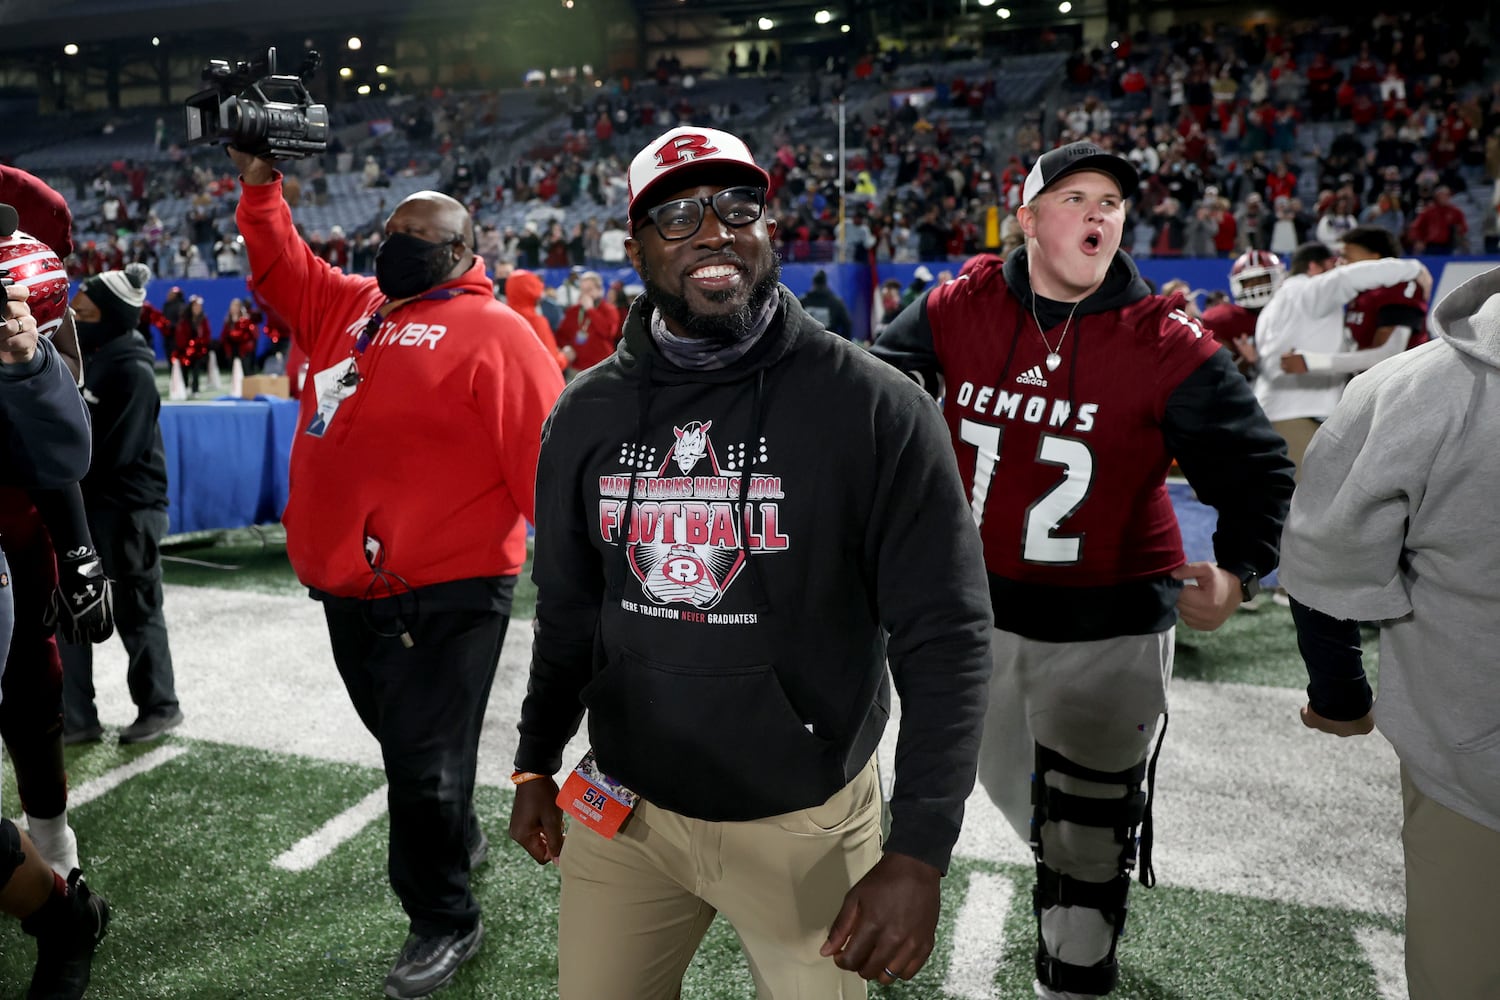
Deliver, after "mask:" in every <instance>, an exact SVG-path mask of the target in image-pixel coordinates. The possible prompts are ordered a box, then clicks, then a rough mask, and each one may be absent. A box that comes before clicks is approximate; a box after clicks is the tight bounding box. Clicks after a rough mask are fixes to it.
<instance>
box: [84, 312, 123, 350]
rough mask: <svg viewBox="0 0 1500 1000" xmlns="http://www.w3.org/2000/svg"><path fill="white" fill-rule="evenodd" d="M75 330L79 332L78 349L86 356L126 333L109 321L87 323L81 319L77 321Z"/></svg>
mask: <svg viewBox="0 0 1500 1000" xmlns="http://www.w3.org/2000/svg"><path fill="white" fill-rule="evenodd" d="M73 328H74V329H75V330H77V331H78V349H79V350H80V351H82V352H83V353H84V354H93V353H94V352H95V351H97V350H98V349H99V348H101V347H103V346H104V345H105V344H107V343H109V342H110V341H111V340H114V339H115V338H116V337H118V336H120V335H121V334H123V333H124V332H125V328H124V327H122V326H120V325H119V324H118V323H110V322H107V321H105V322H95V323H85V322H84V321H83V320H81V319H75V320H74V321H73Z"/></svg>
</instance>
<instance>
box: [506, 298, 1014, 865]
mask: <svg viewBox="0 0 1500 1000" xmlns="http://www.w3.org/2000/svg"><path fill="white" fill-rule="evenodd" d="M780 302H781V304H780V307H779V310H778V312H777V314H776V316H775V318H774V319H773V320H772V323H771V326H770V328H769V329H768V330H767V331H766V333H765V334H764V335H762V337H761V338H760V340H759V342H758V343H757V344H756V345H755V346H754V347H753V348H752V349H751V350H750V352H749V353H748V354H747V355H746V356H745V357H743V358H741V359H740V360H738V361H736V362H734V363H732V364H731V365H729V366H728V367H726V368H723V369H718V370H712V371H686V370H683V369H680V368H676V367H674V366H673V365H672V364H671V363H670V362H668V361H666V360H665V359H664V358H663V357H662V355H661V354H660V352H659V351H658V350H657V347H656V345H655V343H654V342H653V340H652V338H651V336H650V334H649V332H648V323H649V308H650V307H649V305H647V304H646V302H645V300H644V299H641V300H638V301H637V302H636V304H635V306H634V307H633V308H632V309H631V311H630V314H629V316H628V317H627V319H626V322H625V329H624V338H623V340H622V342H621V346H620V350H619V352H618V353H617V354H616V355H615V356H614V357H612V358H610V359H609V360H608V361H606V362H604V363H602V364H600V365H598V366H596V367H594V368H593V369H590V370H589V371H588V372H586V373H584V374H583V375H581V376H579V378H578V379H576V380H575V381H574V382H573V383H572V384H571V385H569V386H568V388H567V389H566V390H565V391H564V393H563V395H562V397H561V399H559V401H558V404H557V408H556V409H555V410H554V411H553V414H552V417H551V419H550V420H549V421H548V424H547V427H546V429H545V431H544V436H543V442H542V452H541V458H540V464H539V469H538V473H537V525H536V528H537V536H536V561H535V565H534V576H535V579H536V583H537V591H538V594H537V612H536V641H535V648H534V656H533V661H532V668H531V682H530V686H529V688H528V692H527V696H526V700H525V703H524V704H523V705H522V709H521V723H520V731H521V739H520V747H519V749H518V751H517V755H516V766H517V767H518V768H520V769H522V770H528V771H537V772H541V773H546V774H551V773H553V772H554V771H556V770H557V769H558V767H559V766H560V764H561V759H560V758H561V754H562V751H563V747H564V745H565V744H566V742H567V741H568V739H569V738H570V737H571V736H572V734H573V733H574V731H575V730H576V729H577V727H578V724H579V720H580V718H581V717H582V715H583V712H584V709H585V707H587V709H588V711H589V736H590V738H591V740H592V743H593V747H594V750H595V753H596V755H597V758H598V761H599V765H600V768H601V769H602V770H603V771H604V772H605V773H607V774H609V775H611V776H612V777H614V778H616V779H618V780H619V781H621V782H622V783H624V784H625V785H626V786H628V787H630V788H632V789H634V790H635V791H637V792H639V793H640V794H641V795H643V796H644V797H645V798H646V799H647V800H649V801H651V802H653V803H655V804H657V805H659V806H662V807H665V808H667V809H671V810H673V811H676V812H679V813H683V814H686V815H689V816H693V817H696V818H699V819H706V820H713V821H723V820H750V819H759V818H764V817H766V816H773V815H777V814H780V813H785V812H790V811H792V810H795V809H803V808H808V807H810V806H813V805H816V804H819V803H822V802H824V801H826V800H827V799H828V798H829V797H830V796H831V795H833V793H834V792H836V791H837V790H839V789H840V788H842V787H843V786H844V785H845V784H847V783H848V782H849V781H850V780H852V779H853V777H854V776H855V775H856V774H858V772H859V771H860V769H861V768H862V767H863V766H864V764H865V763H866V762H867V761H868V760H869V758H870V755H871V754H872V753H874V752H875V748H876V745H877V744H878V743H879V740H880V735H881V733H882V731H883V730H884V728H885V723H886V720H887V717H888V714H889V709H890V678H893V679H894V681H895V687H896V691H897V692H898V694H899V695H900V697H901V707H902V721H901V734H900V741H899V744H898V749H897V757H896V761H897V763H896V774H895V779H896V783H895V792H894V797H893V800H892V803H891V812H892V826H891V835H890V839H889V841H888V842H887V845H886V848H887V850H891V851H895V852H898V853H902V854H908V855H911V856H913V857H917V858H920V859H921V860H923V861H926V862H928V863H930V864H932V865H934V866H936V867H938V868H940V869H946V867H947V863H948V858H949V855H950V853H951V851H952V848H953V844H954V842H955V840H956V839H957V837H958V831H959V825H960V822H961V820H962V817H963V804H964V799H965V798H966V797H967V796H968V794H969V792H970V790H971V789H972V787H973V783H974V773H975V763H976V758H977V754H978V748H979V734H980V726H981V724H982V720H983V712H984V705H985V697H986V687H987V683H988V677H989V672H990V659H989V630H990V627H991V619H990V611H989V603H988V601H987V599H986V597H985V589H984V569H983V566H982V564H981V561H980V558H979V539H978V537H977V535H976V533H975V530H974V524H973V521H972V519H971V518H970V516H969V512H968V504H967V501H966V499H965V498H964V495H963V487H962V484H961V483H960V481H959V478H958V474H957V470H956V469H955V467H954V462H953V454H952V450H951V449H950V448H949V446H948V439H947V433H946V431H945V429H944V427H943V424H942V419H941V417H940V416H939V414H938V411H937V409H936V407H934V406H933V405H932V402H931V400H929V399H928V398H927V397H926V396H925V395H923V394H922V393H921V391H920V390H918V389H917V388H916V387H915V386H914V385H912V384H911V382H910V381H909V380H907V379H905V378H904V377H902V376H901V375H900V374H898V373H896V372H895V371H893V370H892V369H890V368H888V367H886V366H884V365H882V364H880V363H879V362H877V361H875V360H874V359H872V358H870V357H868V355H867V354H866V353H865V352H864V351H863V350H861V349H860V348H858V347H854V346H851V345H850V344H849V343H848V342H847V341H845V340H843V339H841V338H839V337H836V336H834V335H832V334H830V333H828V332H827V331H826V330H824V329H823V328H822V327H820V326H819V325H818V324H817V323H816V322H815V321H814V320H812V319H811V317H809V316H808V315H807V314H806V313H805V312H804V311H803V309H802V307H801V306H800V305H799V304H798V303H797V300H796V299H795V298H794V297H793V296H792V295H791V294H790V293H789V292H787V291H786V289H784V288H783V289H781V291H780ZM747 468H748V469H749V470H750V473H751V475H750V476H748V477H746V476H744V475H743V474H742V473H744V472H745V470H746V469H747ZM627 508H633V510H634V511H635V514H634V519H633V520H634V523H635V529H634V530H633V531H632V533H631V537H630V540H629V542H630V543H629V544H627V545H622V544H621V543H620V534H621V532H620V526H621V525H622V524H623V523H625V521H626V520H627V519H626V518H625V517H624V516H623V514H622V511H623V510H625V509H627ZM741 509H743V510H745V511H746V512H747V513H746V516H745V518H744V521H743V524H745V525H747V526H748V531H741V530H739V529H738V527H737V522H738V521H739V519H738V518H737V517H736V512H737V511H739V510H741ZM887 656H889V662H890V672H889V675H888V674H887V670H886V658H887ZM569 763H571V762H569Z"/></svg>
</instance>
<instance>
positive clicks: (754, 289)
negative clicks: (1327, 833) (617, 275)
mask: <svg viewBox="0 0 1500 1000" xmlns="http://www.w3.org/2000/svg"><path fill="white" fill-rule="evenodd" d="M725 263H732V264H736V265H739V266H741V267H743V266H744V264H745V261H744V259H743V258H741V257H737V256H735V255H734V254H726V255H725ZM761 264H762V270H763V271H764V273H763V274H762V275H761V277H760V280H759V281H757V282H756V283H755V284H754V285H752V286H751V287H750V294H749V296H748V297H747V298H746V299H745V304H744V305H743V306H741V307H740V308H738V309H736V310H734V311H732V312H727V313H716V314H710V315H705V314H703V313H697V312H694V311H693V307H692V306H690V305H689V304H688V301H687V299H685V298H683V297H682V296H680V295H674V294H672V293H671V292H669V291H667V290H666V289H665V288H663V287H662V286H661V285H660V284H658V283H657V282H656V280H655V275H653V274H652V272H651V268H650V266H649V265H648V264H647V263H646V259H645V256H644V255H642V257H641V284H643V285H644V286H645V288H646V299H647V301H649V302H650V303H651V304H652V305H653V306H655V307H656V308H657V309H658V310H660V311H661V314H662V316H663V317H665V318H666V319H669V320H671V321H672V322H673V323H675V324H676V325H677V326H678V327H680V328H681V329H682V331H683V336H686V337H692V338H694V339H697V340H712V341H719V342H723V343H737V342H739V341H741V340H744V339H745V338H746V337H748V336H750V334H752V333H754V332H755V329H756V325H757V323H758V321H759V320H760V316H761V313H762V312H764V311H765V308H766V303H767V302H769V301H770V299H771V296H773V295H775V294H776V291H777V287H778V286H779V285H780V284H781V256H780V255H779V254H777V253H776V251H775V250H773V249H771V247H769V246H767V247H766V248H765V252H764V255H763V259H762V261H761ZM734 295H735V290H734V289H725V290H723V291H719V292H709V293H707V298H708V300H709V301H710V302H728V301H729V300H731V299H732V298H733V297H734Z"/></svg>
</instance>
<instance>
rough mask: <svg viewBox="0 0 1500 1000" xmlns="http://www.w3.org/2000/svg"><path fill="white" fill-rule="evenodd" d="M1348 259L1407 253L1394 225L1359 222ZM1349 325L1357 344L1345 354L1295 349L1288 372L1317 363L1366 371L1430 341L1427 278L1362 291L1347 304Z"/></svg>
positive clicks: (1347, 239)
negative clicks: (1424, 283) (1428, 338)
mask: <svg viewBox="0 0 1500 1000" xmlns="http://www.w3.org/2000/svg"><path fill="white" fill-rule="evenodd" d="M1343 256H1344V259H1345V260H1347V261H1349V262H1350V263H1351V264H1354V263H1358V262H1360V261H1364V260H1386V259H1389V258H1395V257H1400V256H1401V243H1400V241H1399V240H1397V239H1396V235H1395V234H1394V233H1392V232H1391V231H1390V230H1389V229H1384V228H1382V227H1380V226H1356V227H1355V228H1354V229H1351V230H1349V231H1348V232H1347V233H1345V234H1344V253H1343ZM1344 330H1345V331H1346V332H1347V333H1348V334H1349V339H1350V340H1352V341H1353V342H1354V348H1355V349H1354V350H1352V351H1344V352H1342V353H1339V354H1314V353H1312V352H1292V353H1289V354H1285V355H1283V356H1282V358H1281V368H1282V370H1283V371H1285V372H1289V373H1291V374H1293V375H1299V374H1301V373H1303V372H1306V371H1308V370H1309V368H1313V369H1316V370H1327V371H1335V372H1347V373H1352V372H1362V371H1364V370H1365V369H1366V368H1372V367H1374V366H1375V365H1377V364H1379V363H1380V362H1381V361H1384V360H1385V359H1386V358H1392V357H1395V356H1396V355H1398V354H1400V353H1401V352H1402V351H1405V350H1410V349H1411V348H1413V347H1420V346H1422V345H1423V344H1425V343H1427V288H1426V287H1424V285H1423V283H1422V281H1420V280H1411V281H1400V282H1397V283H1396V284H1394V285H1382V286H1381V287H1380V288H1372V289H1370V290H1369V291H1366V292H1360V293H1359V295H1357V296H1356V297H1355V299H1354V301H1353V302H1350V303H1349V307H1348V308H1347V309H1345V310H1344Z"/></svg>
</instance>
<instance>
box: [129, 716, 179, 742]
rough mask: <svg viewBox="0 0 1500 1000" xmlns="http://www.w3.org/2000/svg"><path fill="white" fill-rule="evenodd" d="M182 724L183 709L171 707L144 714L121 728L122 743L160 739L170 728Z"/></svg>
mask: <svg viewBox="0 0 1500 1000" xmlns="http://www.w3.org/2000/svg"><path fill="white" fill-rule="evenodd" d="M180 725H182V709H180V708H169V709H167V710H166V711H165V712H154V713H152V714H151V715H143V716H141V717H140V718H139V719H136V720H135V721H134V722H132V723H131V724H130V725H128V726H126V727H125V728H124V729H122V730H120V742H121V743H145V742H147V741H149V740H154V739H158V738H160V737H161V735H162V734H163V733H165V732H166V731H167V730H168V729H175V728H177V727H178V726H180Z"/></svg>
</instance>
